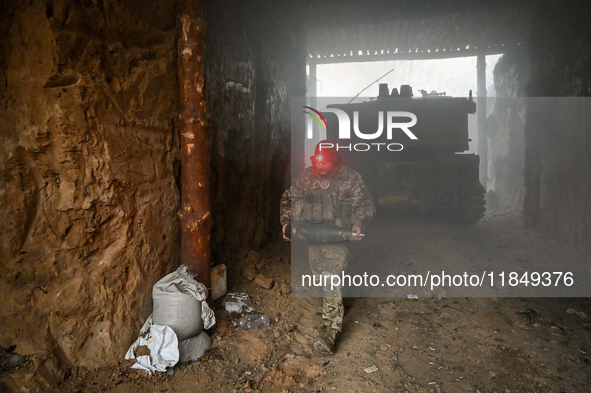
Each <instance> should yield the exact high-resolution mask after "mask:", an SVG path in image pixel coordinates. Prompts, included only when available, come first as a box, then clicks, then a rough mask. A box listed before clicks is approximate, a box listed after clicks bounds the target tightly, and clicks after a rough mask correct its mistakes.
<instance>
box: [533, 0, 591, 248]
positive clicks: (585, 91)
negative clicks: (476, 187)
mask: <svg viewBox="0 0 591 393" xmlns="http://www.w3.org/2000/svg"><path fill="white" fill-rule="evenodd" d="M590 18H591V7H590V6H589V3H588V2H583V1H571V2H562V3H551V2H541V3H540V4H539V6H538V7H536V8H535V14H534V25H533V27H532V31H531V79H530V83H529V84H528V86H527V94H528V96H533V97H581V96H585V97H589V96H590V95H591V46H589V43H590V42H591V32H590V31H589V29H588V28H587V27H588V23H589V20H590ZM579 104H580V103H579ZM587 106H588V104H587ZM529 112H530V111H529V110H528V118H527V122H526V125H525V167H524V175H525V186H526V194H525V201H524V219H525V223H526V225H528V226H532V227H536V226H539V228H540V229H542V230H543V231H545V232H546V233H547V234H549V235H551V236H553V237H555V238H557V239H559V240H561V241H564V242H565V243H567V244H570V245H573V246H577V247H582V248H591V233H590V230H591V206H590V204H591V129H590V128H589V126H588V124H589V121H591V120H590V119H589V118H588V115H587V116H580V114H581V113H584V112H587V111H586V109H585V108H579V109H577V108H575V107H573V106H570V107H567V108H560V109H559V108H556V107H555V108H554V110H553V111H552V116H551V118H550V119H547V118H546V117H545V116H544V115H542V116H539V115H538V116H537V117H536V115H533V114H532V116H530V115H529ZM545 115H548V113H546V114H545ZM548 120H551V121H552V123H553V124H556V127H555V126H550V125H549V124H550V123H547V121H548ZM567 124H568V125H569V126H566V125H567Z"/></svg>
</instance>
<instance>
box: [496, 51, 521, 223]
mask: <svg viewBox="0 0 591 393" xmlns="http://www.w3.org/2000/svg"><path fill="white" fill-rule="evenodd" d="M528 77H529V62H528V54H527V51H526V50H525V49H524V48H520V49H518V50H513V51H510V52H508V53H505V54H504V55H503V57H501V59H499V61H498V63H497V64H496V66H495V69H494V84H495V90H496V97H493V98H490V99H488V102H489V105H491V106H493V108H494V109H493V113H492V114H491V115H490V116H489V117H488V119H487V122H488V123H487V125H488V128H487V129H488V152H489V154H488V160H489V163H488V184H487V185H488V190H487V196H486V203H487V205H486V210H487V214H488V215H507V214H510V215H519V214H521V211H522V209H523V197H524V194H525V185H524V182H523V165H524V153H525V135H524V125H525V119H526V99H525V86H526V83H527V81H528Z"/></svg>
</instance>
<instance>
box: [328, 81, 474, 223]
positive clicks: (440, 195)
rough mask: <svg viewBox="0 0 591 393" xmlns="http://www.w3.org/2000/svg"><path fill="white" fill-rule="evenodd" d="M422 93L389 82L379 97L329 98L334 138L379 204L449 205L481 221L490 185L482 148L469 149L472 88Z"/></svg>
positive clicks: (456, 214)
mask: <svg viewBox="0 0 591 393" xmlns="http://www.w3.org/2000/svg"><path fill="white" fill-rule="evenodd" d="M422 93H423V94H422V96H421V97H416V98H413V94H412V88H411V87H410V86H409V85H402V86H401V88H400V92H398V89H396V88H394V89H392V92H390V91H389V89H388V85H387V84H381V85H380V93H379V96H378V97H377V98H376V99H372V100H370V101H366V102H362V103H349V104H333V105H328V106H327V107H326V109H325V110H324V111H323V112H322V113H323V115H324V116H325V118H326V122H327V138H328V139H330V140H331V141H334V142H335V143H337V145H338V151H339V152H340V153H341V155H342V157H343V162H345V163H348V164H350V165H351V166H352V167H353V168H354V169H356V170H357V171H358V172H360V174H361V175H362V177H363V179H364V181H365V182H366V185H367V187H368V189H369V191H370V193H371V194H372V196H373V198H374V202H375V204H376V206H377V207H378V208H383V207H388V206H392V207H408V206H417V207H418V208H419V209H420V212H421V214H425V213H427V212H433V211H437V210H446V211H449V212H451V215H452V217H453V218H454V220H455V221H456V222H458V223H475V222H477V221H478V220H480V219H481V218H482V217H483V216H484V212H485V199H484V194H485V189H484V187H483V186H482V185H481V184H480V181H479V176H478V169H479V161H480V159H479V157H478V155H476V154H470V153H466V151H468V149H469V146H468V144H469V141H470V139H469V137H468V114H474V113H475V112H476V103H475V102H474V101H473V99H472V93H471V92H470V94H469V98H454V97H448V96H445V95H444V94H438V93H435V92H433V93H431V94H429V93H427V92H425V91H422ZM339 110H340V111H339ZM344 114H346V115H347V116H344ZM341 127H342V129H341Z"/></svg>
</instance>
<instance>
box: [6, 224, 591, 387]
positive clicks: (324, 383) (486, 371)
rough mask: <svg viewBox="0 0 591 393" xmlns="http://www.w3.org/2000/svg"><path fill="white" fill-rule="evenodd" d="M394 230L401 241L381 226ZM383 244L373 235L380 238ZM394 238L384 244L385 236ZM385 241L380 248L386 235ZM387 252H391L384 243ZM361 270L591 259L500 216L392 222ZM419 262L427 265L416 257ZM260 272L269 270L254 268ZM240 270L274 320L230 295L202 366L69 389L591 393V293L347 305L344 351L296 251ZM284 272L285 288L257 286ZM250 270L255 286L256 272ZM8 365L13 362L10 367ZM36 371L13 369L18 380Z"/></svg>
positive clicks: (104, 372) (75, 382) (363, 300)
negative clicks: (231, 309)
mask: <svg viewBox="0 0 591 393" xmlns="http://www.w3.org/2000/svg"><path fill="white" fill-rule="evenodd" d="M385 223H388V225H389V226H390V227H389V228H390V229H389V231H388V236H389V237H388V239H390V240H388V241H386V242H385V238H383V236H385V235H384V234H383V233H382V234H380V233H379V232H380V231H383V230H384V228H385V225H386V224H385ZM372 236H373V238H374V240H373V241H372V240H370V239H371V238H372ZM380 236H382V237H380ZM377 240H379V242H378V243H376V241H377ZM377 244H381V245H382V246H381V247H379V246H378V245H377ZM351 248H352V252H351V262H350V267H349V270H350V271H351V272H355V271H361V270H362V269H363V268H364V266H366V264H367V263H370V262H371V261H372V260H376V259H379V258H383V257H386V258H389V260H391V261H392V266H393V267H396V266H406V268H407V269H410V266H411V265H412V264H413V263H420V262H425V261H426V260H429V259H430V260H433V261H434V260H437V259H454V258H455V259H456V260H458V261H463V260H465V259H467V260H470V259H479V258H480V259H482V260H489V261H491V263H493V264H494V263H495V262H496V261H501V260H503V261H516V263H517V262H520V261H521V262H524V263H532V264H533V265H535V263H536V261H540V260H542V259H548V258H550V259H552V258H555V259H557V260H559V262H560V263H564V264H566V262H568V261H572V260H575V259H577V260H578V261H579V262H581V261H582V262H584V263H589V262H590V260H589V257H588V256H586V255H582V254H577V253H574V252H572V251H571V250H568V249H565V248H563V247H562V246H561V245H560V244H558V243H556V242H554V241H552V240H549V239H544V238H543V237H542V236H540V235H539V234H537V233H535V232H532V231H528V230H525V229H523V228H522V227H521V225H520V223H519V220H517V219H510V218H503V217H496V218H487V219H484V220H481V221H480V222H478V223H477V224H476V225H473V226H460V225H455V224H451V223H449V222H447V221H446V220H445V219H443V218H420V217H417V216H416V215H414V214H398V213H387V214H380V215H378V217H376V219H375V220H374V222H373V223H372V224H371V227H370V228H368V237H367V238H366V239H364V240H363V241H362V242H360V243H359V244H355V245H352V247H351ZM413 261H414V262H413ZM252 264H254V266H255V271H254V272H253V271H252V270H249V269H248V268H247V266H249V265H252ZM228 266H230V267H231V269H230V274H229V277H228V282H229V287H230V288H229V291H230V292H240V293H242V292H243V293H247V294H249V295H250V297H251V298H252V301H253V303H254V305H255V306H256V311H255V313H260V314H265V315H268V316H269V317H270V319H271V326H270V327H267V328H264V329H255V330H239V329H237V328H236V327H234V326H233V324H232V321H233V320H236V319H237V318H239V317H240V316H239V315H233V316H231V315H229V314H228V313H227V312H226V311H225V310H224V308H223V305H222V299H220V300H218V301H217V302H216V303H215V309H216V315H217V319H218V323H217V324H216V325H215V326H214V327H213V328H212V329H211V330H210V335H211V337H212V341H213V346H212V348H211V350H209V351H208V352H207V353H206V355H205V356H204V357H203V358H202V359H201V360H200V361H198V362H194V363H190V364H183V365H177V366H175V367H174V368H173V369H172V371H169V372H168V373H161V374H156V375H147V374H145V373H144V372H141V371H136V370H131V369H129V363H128V362H126V361H124V360H123V359H122V360H121V362H120V363H119V364H118V365H115V366H113V367H111V368H107V369H101V370H96V371H92V372H88V371H86V370H83V369H74V370H72V375H71V376H70V377H69V378H68V379H67V380H66V381H65V382H64V383H63V384H62V385H60V386H59V388H54V389H49V388H48V389H47V390H46V391H56V392H57V391H61V392H331V391H344V392H408V393H415V392H421V393H423V392H424V393H427V392H428V393H431V392H433V393H440V392H472V393H475V392H480V393H489V392H490V393H492V392H506V393H510V392H513V393H516V392H548V393H550V392H590V391H591V298H517V297H511V298H508V297H447V296H439V297H427V296H423V293H419V295H420V296H419V299H418V300H415V299H407V298H406V297H356V298H352V297H349V298H346V299H345V307H346V314H345V319H344V326H343V332H342V334H341V335H340V337H339V342H338V348H337V352H336V353H335V354H334V355H332V356H327V355H323V354H319V353H316V352H315V351H314V350H313V349H312V345H311V344H312V343H313V341H314V338H315V337H316V335H317V328H318V327H319V325H320V309H321V303H322V299H320V298H310V297H293V296H292V294H290V293H289V285H288V284H289V282H290V245H289V244H288V243H285V242H277V243H273V244H269V245H268V246H267V247H266V248H265V249H264V250H263V251H262V252H261V253H260V254H259V253H254V252H244V253H242V254H241V255H240V256H237V258H236V260H235V261H228ZM252 273H255V274H261V275H262V276H264V277H267V278H272V279H273V280H274V284H273V286H272V288H271V289H265V288H263V287H262V286H261V285H259V284H264V283H265V282H264V281H265V280H261V279H260V277H259V279H257V280H253V281H251V280H249V278H252ZM245 275H246V276H248V278H246V277H245ZM4 362H5V363H6V361H4ZM16 368H20V369H21V370H20V372H21V374H22V375H26V373H25V372H23V371H22V370H23V369H25V370H26V368H27V363H26V359H24V360H23V361H22V363H21V364H19V365H18V366H14V365H12V366H10V367H8V368H7V366H6V364H5V369H4V379H5V380H6V378H9V379H10V378H11V375H12V376H14V375H16V374H17V373H19V370H17V369H16Z"/></svg>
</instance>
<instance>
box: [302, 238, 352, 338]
mask: <svg viewBox="0 0 591 393" xmlns="http://www.w3.org/2000/svg"><path fill="white" fill-rule="evenodd" d="M348 258H349V249H348V248H347V244H346V243H325V244H324V243H311V244H308V261H309V262H310V269H312V274H314V276H325V275H333V274H334V275H339V276H340V275H341V273H342V272H343V271H344V270H345V268H346V267H347V260H348ZM327 284H328V285H327V286H323V288H322V290H323V292H324V293H323V295H324V296H323V301H322V322H323V323H324V325H326V326H331V327H332V328H333V330H334V331H335V332H340V331H341V327H342V325H343V315H344V313H345V310H344V307H343V297H342V295H341V287H340V286H338V287H336V286H335V287H333V288H331V283H330V279H329V280H328V281H327Z"/></svg>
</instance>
